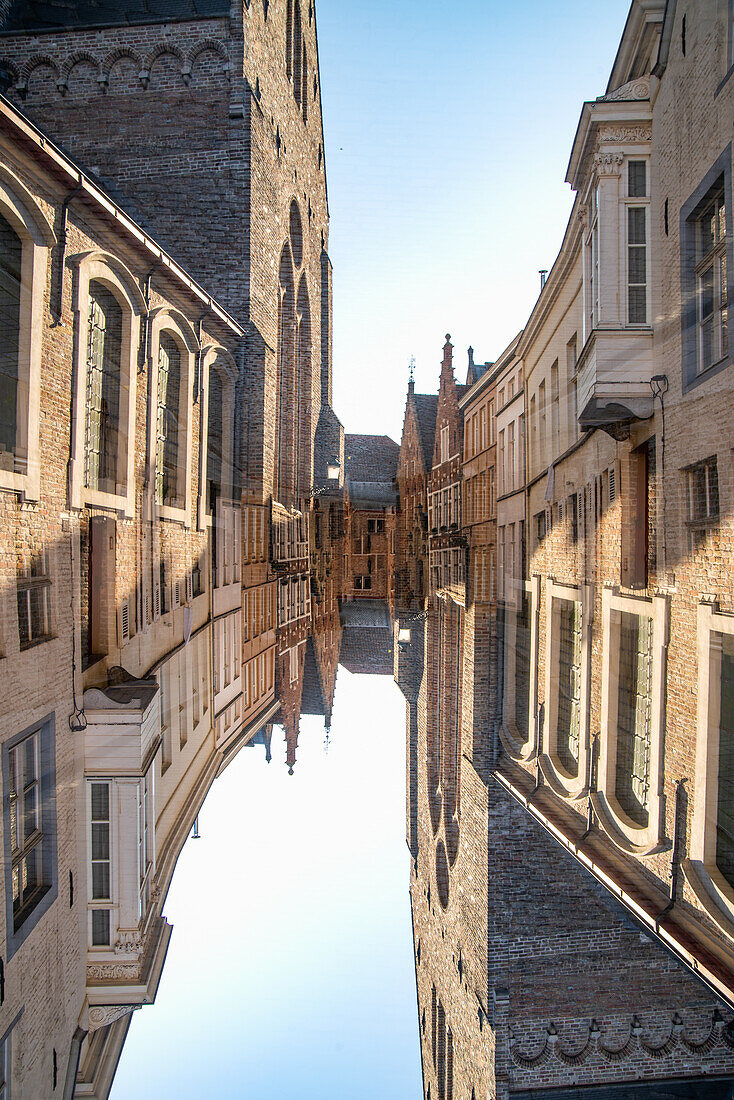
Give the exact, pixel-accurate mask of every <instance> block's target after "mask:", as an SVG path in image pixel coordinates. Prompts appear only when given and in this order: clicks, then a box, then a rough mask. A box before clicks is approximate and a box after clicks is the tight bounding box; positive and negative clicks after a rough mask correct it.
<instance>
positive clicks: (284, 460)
mask: <svg viewBox="0 0 734 1100" xmlns="http://www.w3.org/2000/svg"><path fill="white" fill-rule="evenodd" d="M277 379H278V382H277V414H276V415H277V420H276V424H277V430H276V439H275V447H276V453H275V461H276V469H277V475H278V476H277V496H278V499H279V500H281V501H282V502H283V503H293V502H294V500H295V477H294V475H295V457H296V449H295V443H296V440H295V419H296V396H297V382H296V294H295V278H294V274H293V259H292V256H291V249H290V245H289V244H288V242H286V243H285V245H284V246H283V251H282V252H281V255H280V266H279V269H278V361H277Z"/></svg>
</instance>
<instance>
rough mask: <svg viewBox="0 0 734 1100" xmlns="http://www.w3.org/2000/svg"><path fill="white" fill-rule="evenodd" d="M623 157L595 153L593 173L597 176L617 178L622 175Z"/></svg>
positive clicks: (617, 154)
mask: <svg viewBox="0 0 734 1100" xmlns="http://www.w3.org/2000/svg"><path fill="white" fill-rule="evenodd" d="M623 163H624V157H623V156H622V154H621V153H602V152H600V153H595V154H594V171H595V172H596V174H597V176H619V175H621V174H622V164H623Z"/></svg>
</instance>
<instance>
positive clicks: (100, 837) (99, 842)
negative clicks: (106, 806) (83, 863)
mask: <svg viewBox="0 0 734 1100" xmlns="http://www.w3.org/2000/svg"><path fill="white" fill-rule="evenodd" d="M109 858H110V827H109V825H105V824H102V823H101V822H95V823H93V824H92V859H109Z"/></svg>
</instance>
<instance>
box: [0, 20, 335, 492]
mask: <svg viewBox="0 0 734 1100" xmlns="http://www.w3.org/2000/svg"><path fill="white" fill-rule="evenodd" d="M3 17H4V18H3ZM0 18H3V31H4V40H3V42H2V44H1V45H0V60H3V61H4V62H5V63H6V64H7V66H8V68H9V70H10V75H11V76H12V78H13V84H12V86H11V88H10V92H9V94H10V95H11V96H12V97H13V98H15V99H16V100H18V101H20V102H21V104H22V107H23V109H24V111H26V113H27V114H28V115H29V116H30V117H31V118H32V119H33V120H34V121H35V122H37V123H38V125H39V126H40V127H41V128H42V129H43V130H44V131H45V132H46V133H48V134H49V136H51V137H52V138H53V139H54V140H56V141H58V142H59V144H61V145H62V146H63V147H64V148H65V149H66V150H67V151H68V152H70V153H71V154H72V155H73V156H74V158H75V159H76V160H77V161H79V162H80V163H81V164H82V165H83V166H85V167H86V168H87V169H88V170H89V171H90V173H93V174H94V175H96V176H98V177H99V178H100V179H101V181H102V182H103V183H104V185H105V186H106V187H107V189H108V190H109V192H110V193H111V194H112V195H113V196H114V197H115V198H117V199H119V200H120V201H121V203H122V204H123V205H124V206H125V209H127V210H130V211H131V213H132V214H133V215H134V216H135V217H137V218H138V219H139V221H140V222H141V223H143V224H144V225H145V227H146V228H147V229H148V230H149V231H150V232H151V233H152V234H153V235H154V236H155V237H156V239H158V240H159V241H160V242H161V244H163V245H164V246H165V247H167V248H168V249H169V250H170V252H171V253H172V255H173V256H174V257H175V258H176V259H177V260H180V262H181V263H182V264H183V265H185V266H186V267H187V269H188V270H189V271H191V272H192V273H193V274H194V276H195V277H196V278H197V279H198V280H199V281H200V282H201V284H202V285H203V287H204V288H205V290H206V291H207V292H209V293H211V294H213V295H216V296H217V298H218V299H219V301H221V302H222V303H223V304H224V305H225V306H226V307H227V308H228V309H229V310H230V312H231V313H232V314H233V315H234V316H235V317H236V318H237V320H238V321H239V322H240V323H242V324H243V325H244V326H246V328H247V332H248V336H247V338H246V341H245V342H244V344H243V347H242V349H241V361H240V364H239V370H240V375H241V377H240V385H241V399H240V400H241V401H242V402H244V403H245V410H246V413H248V414H249V415H246V416H245V417H243V422H244V424H245V428H244V430H243V441H242V456H243V459H242V460H243V467H244V475H245V485H244V487H245V489H246V491H248V492H249V493H251V494H254V495H255V496H258V495H260V494H263V495H267V493H268V492H269V491H271V489H272V490H274V492H275V495H276V496H277V497H279V498H280V499H282V500H284V501H285V502H286V503H295V502H296V501H297V500H298V499H300V498H302V497H304V496H307V495H308V492H309V489H310V486H311V484H312V475H313V438H314V434H315V430H316V421H317V419H318V414H319V410H320V408H321V404H322V393H323V395H324V400H325V401H327V402H328V399H329V395H330V393H331V352H330V332H329V331H328V329H329V318H330V315H331V313H330V292H331V291H330V287H331V267H330V264H329V260H328V254H327V249H328V210H327V197H326V174H325V163H324V153H323V133H322V124H321V101H320V81H319V69H318V52H317V38H316V17H315V13H314V6H313V3H312V2H309V3H308V5H307V6H305V5H304V6H303V7H302V6H301V3H300V0H270V2H268V0H239V2H238V0H234V2H232V3H230V2H229V0H171V2H169V3H167V4H165V5H161V4H158V3H156V2H155V0H137V2H132V0H131V2H125V0H119V2H118V0H114V2H112V0H109V2H94V0H78V2H72V0H48V2H46V3H30V2H26V0H15V2H12V0H11V2H9V3H7V4H3V5H1V6H0ZM70 217H71V218H72V219H73V217H74V200H73V199H72V200H71V206H70ZM151 268H152V269H153V275H152V278H153V280H154V281H155V270H154V269H155V259H154V258H151ZM206 308H207V306H206V301H204V302H203V304H202V313H204V312H205V311H206ZM324 328H325V329H326V331H324ZM276 455H278V456H279V459H278V458H276Z"/></svg>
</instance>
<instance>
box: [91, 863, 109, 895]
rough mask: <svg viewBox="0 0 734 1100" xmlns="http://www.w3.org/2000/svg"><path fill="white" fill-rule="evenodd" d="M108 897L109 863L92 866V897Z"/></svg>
mask: <svg viewBox="0 0 734 1100" xmlns="http://www.w3.org/2000/svg"><path fill="white" fill-rule="evenodd" d="M109 896H110V865H109V863H93V864H92V897H93V898H108V897H109Z"/></svg>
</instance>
